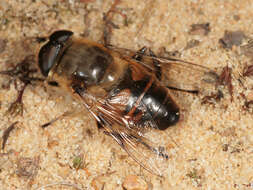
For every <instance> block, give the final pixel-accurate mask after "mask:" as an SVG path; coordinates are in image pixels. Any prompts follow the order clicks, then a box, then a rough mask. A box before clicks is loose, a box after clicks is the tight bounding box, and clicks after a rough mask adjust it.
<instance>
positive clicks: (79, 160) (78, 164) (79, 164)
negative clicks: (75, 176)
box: [73, 155, 84, 170]
mask: <svg viewBox="0 0 253 190" xmlns="http://www.w3.org/2000/svg"><path fill="white" fill-rule="evenodd" d="M83 167H84V160H83V156H82V155H80V156H76V157H75V158H74V159H73V168H75V169H76V170H78V169H82V168H83Z"/></svg>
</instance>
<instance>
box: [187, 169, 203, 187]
mask: <svg viewBox="0 0 253 190" xmlns="http://www.w3.org/2000/svg"><path fill="white" fill-rule="evenodd" d="M186 176H187V177H189V178H191V179H192V181H193V182H194V183H195V184H196V185H197V186H198V187H200V186H201V175H199V174H198V172H197V170H196V169H195V168H194V169H193V170H192V171H190V172H189V173H187V174H186Z"/></svg>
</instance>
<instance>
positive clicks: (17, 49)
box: [0, 0, 253, 190]
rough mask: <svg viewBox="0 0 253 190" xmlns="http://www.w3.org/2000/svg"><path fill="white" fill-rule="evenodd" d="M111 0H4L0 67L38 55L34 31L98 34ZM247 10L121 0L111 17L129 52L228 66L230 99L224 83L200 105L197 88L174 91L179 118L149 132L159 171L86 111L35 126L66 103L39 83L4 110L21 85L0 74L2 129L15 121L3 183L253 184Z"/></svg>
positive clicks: (246, 6) (184, 0)
mask: <svg viewBox="0 0 253 190" xmlns="http://www.w3.org/2000/svg"><path fill="white" fill-rule="evenodd" d="M112 3H113V1H102V0H97V1H96V0H80V1H75V0H68V1H67V0H66V1H64V0H62V1H53V0H43V1H36V0H23V1H21V0H19V1H16V0H10V1H1V2H0V70H6V69H8V68H10V67H12V66H13V65H16V64H17V63H19V62H21V61H22V60H23V59H24V58H25V57H26V56H28V55H36V50H37V49H38V46H39V43H37V42H36V41H35V37H44V36H47V35H49V34H50V33H52V32H53V31H55V30H58V29H68V30H72V31H74V32H75V33H76V34H78V35H80V36H85V37H88V38H89V39H92V40H94V41H99V40H100V39H101V35H102V31H103V13H105V12H107V11H108V10H109V9H110V7H111V6H112ZM252 9H253V3H252V1H251V0H243V1H240V3H238V1H236V0H228V1H212V0H208V1H203V0H202V1H196V0H191V1H189V0H180V1H164V0H157V1H155V2H154V1H151V0H148V1H142V0H135V1H131V0H122V1H121V2H120V3H119V4H118V5H117V7H116V11H115V14H114V17H113V22H114V23H115V24H116V25H117V26H118V28H117V29H116V28H115V29H113V30H112V36H111V44H113V45H115V46H119V47H124V48H129V49H132V50H138V49H140V48H141V47H143V46H147V47H150V48H152V50H154V52H156V53H159V52H161V49H163V48H165V49H166V51H167V52H169V53H170V54H173V55H176V56H179V57H180V58H181V59H185V60H188V61H192V62H194V63H197V64H201V65H204V66H207V67H210V68H218V70H222V68H223V67H226V66H228V67H229V68H231V70H232V83H231V84H232V86H233V99H232V100H231V94H229V89H228V88H227V87H224V88H222V89H221V90H222V93H223V95H224V97H223V98H222V99H221V100H219V101H216V100H212V102H211V103H210V102H209V103H201V102H203V101H202V100H203V99H202V97H201V96H200V95H192V94H184V95H182V96H181V95H179V96H178V97H179V101H180V98H182V97H183V99H182V100H181V101H182V102H186V103H187V106H186V107H185V108H183V112H184V117H183V119H182V121H181V122H180V123H179V124H178V125H176V126H175V127H172V128H169V129H168V130H166V131H164V132H162V133H161V132H156V131H154V132H153V133H152V135H151V136H152V138H154V139H157V140H158V141H159V142H160V143H161V144H164V145H166V147H167V148H168V152H169V154H170V160H169V162H168V165H167V168H166V175H165V176H164V178H159V177H157V176H154V175H152V174H150V173H148V172H147V171H145V170H143V169H142V168H140V167H139V166H138V164H137V163H135V162H134V161H133V160H132V159H131V158H130V157H129V156H128V155H127V154H126V153H125V152H124V151H123V150H122V149H121V148H120V147H119V146H118V145H117V144H116V143H115V142H114V141H113V140H112V139H111V138H110V137H108V136H106V135H104V134H103V132H101V131H99V130H97V128H96V123H95V121H94V119H93V118H92V117H91V116H89V114H88V112H87V111H83V114H81V116H79V117H74V118H72V117H71V118H70V117H66V118H64V119H62V120H59V121H57V122H56V123H54V124H53V125H52V126H50V127H48V128H47V129H45V130H42V129H41V128H40V125H42V124H44V123H46V122H48V121H49V120H51V119H53V118H55V117H57V116H59V115H61V114H62V113H64V112H65V111H68V109H69V108H70V107H71V106H72V105H70V104H69V103H67V102H66V101H65V100H64V98H63V97H62V96H57V95H54V93H51V92H49V90H48V89H46V88H45V85H44V84H42V83H36V84H33V85H29V86H28V87H27V88H26V89H25V92H24V97H23V102H24V112H23V116H21V115H20V114H18V115H16V116H15V115H11V114H6V112H7V110H8V108H9V106H10V105H11V103H12V102H13V101H15V99H16V96H17V91H16V89H15V85H14V82H11V83H10V80H11V79H12V78H11V77H8V76H3V75H0V84H1V88H0V118H1V121H0V135H1V136H3V135H4V131H5V130H6V129H7V128H8V127H9V126H10V125H11V124H12V123H14V122H15V121H18V123H17V124H16V125H15V127H14V130H12V131H11V132H10V135H9V138H8V140H7V143H6V145H5V149H4V150H2V153H1V154H0V189H4V190H9V189H10V190H11V189H32V190H35V189H48V190H49V189H99V190H100V189H104V190H107V189H123V187H122V184H123V183H124V185H125V187H126V188H127V189H130V188H129V187H128V185H129V183H130V182H131V181H135V180H131V179H132V178H131V177H129V176H130V175H134V176H138V180H139V181H137V182H136V183H137V188H136V189H154V190H157V189H188V190H189V189H210V190H216V189H240V190H241V189H245V190H246V189H253V165H252V163H253V148H252V147H253V124H252V121H253V117H252V108H251V105H250V103H252V102H250V101H252V100H253V91H252V87H253V85H252V84H253V83H252V79H251V78H250V76H249V77H248V76H245V75H250V70H248V74H247V73H246V74H245V72H246V70H247V69H245V68H246V66H247V65H248V66H250V65H251V64H252V55H253V51H252V49H251V47H250V45H249V44H248V41H249V40H250V39H251V34H252V31H253V25H252V18H253V12H252ZM117 12H120V13H121V15H120V14H118V13H117ZM125 16H126V17H125ZM206 23H209V25H208V24H206ZM193 24H204V25H197V26H196V25H195V27H194V26H192V25H193ZM196 27H197V28H196ZM225 31H227V32H226V34H227V35H225V36H226V37H225V38H224V34H225ZM236 31H237V32H236ZM220 39H221V40H220ZM219 41H220V42H219ZM221 42H222V43H221ZM34 64H35V62H34ZM249 69H250V67H249ZM243 73H244V76H243ZM40 77H41V76H40ZM228 81H229V80H228ZM9 83H10V85H9ZM18 86H19V85H18ZM230 89H231V88H230ZM78 160H79V161H78ZM80 160H81V161H80ZM74 162H75V164H74ZM79 163H80V164H81V166H80V167H78V164H79ZM75 168H77V169H75ZM129 181H130V182H129ZM41 187H43V188H41Z"/></svg>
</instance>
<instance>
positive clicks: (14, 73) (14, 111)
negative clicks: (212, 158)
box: [0, 55, 44, 117]
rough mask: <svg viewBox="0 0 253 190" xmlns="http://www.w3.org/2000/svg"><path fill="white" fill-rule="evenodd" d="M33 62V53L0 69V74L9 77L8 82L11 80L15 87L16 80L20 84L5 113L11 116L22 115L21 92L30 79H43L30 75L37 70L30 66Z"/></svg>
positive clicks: (16, 85)
mask: <svg viewBox="0 0 253 190" xmlns="http://www.w3.org/2000/svg"><path fill="white" fill-rule="evenodd" d="M34 62H35V57H34V56H33V55H29V56H26V57H25V58H24V59H23V60H22V61H21V62H19V63H18V64H17V65H16V66H15V67H13V68H11V69H9V70H6V71H0V74H2V75H7V76H10V77H11V80H10V82H9V85H10V83H11V82H12V81H13V82H14V85H15V88H16V89H18V81H20V82H21V83H22V84H20V85H21V87H20V90H18V96H17V98H16V100H15V101H14V102H13V103H11V105H10V107H9V108H8V110H7V112H6V114H10V115H12V116H14V117H15V116H17V115H23V101H22V98H23V94H24V91H25V89H26V87H27V85H29V84H31V82H32V81H44V79H41V78H37V77H33V76H32V75H33V74H34V73H36V72H37V69H35V68H32V67H31V66H32V65H35V64H34Z"/></svg>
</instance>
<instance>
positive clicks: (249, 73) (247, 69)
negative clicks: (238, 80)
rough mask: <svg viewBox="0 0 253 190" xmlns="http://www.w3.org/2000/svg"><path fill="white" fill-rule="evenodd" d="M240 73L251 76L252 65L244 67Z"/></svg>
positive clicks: (252, 73) (252, 72)
mask: <svg viewBox="0 0 253 190" xmlns="http://www.w3.org/2000/svg"><path fill="white" fill-rule="evenodd" d="M252 53H253V52H252ZM242 75H243V76H244V77H250V76H252V75H253V65H249V66H246V67H244V68H243V74H242Z"/></svg>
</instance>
